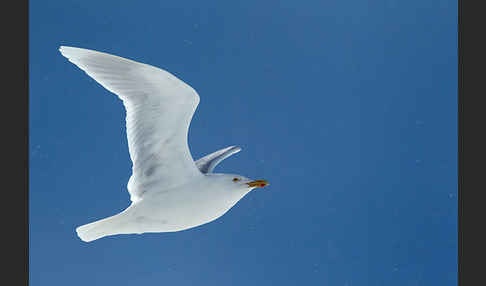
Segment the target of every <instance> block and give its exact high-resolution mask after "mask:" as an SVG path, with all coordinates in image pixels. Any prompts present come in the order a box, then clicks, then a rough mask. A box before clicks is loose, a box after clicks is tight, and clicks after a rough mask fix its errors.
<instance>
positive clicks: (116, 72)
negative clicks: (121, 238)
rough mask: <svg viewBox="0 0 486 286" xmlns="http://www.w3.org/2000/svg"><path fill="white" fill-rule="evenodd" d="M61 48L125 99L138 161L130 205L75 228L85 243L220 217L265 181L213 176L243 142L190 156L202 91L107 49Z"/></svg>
mask: <svg viewBox="0 0 486 286" xmlns="http://www.w3.org/2000/svg"><path fill="white" fill-rule="evenodd" d="M59 51H60V52H61V54H62V55H63V56H64V57H66V58H67V59H68V60H69V61H70V62H72V63H73V64H75V65H76V66H78V67H79V68H80V69H82V70H83V71H84V72H86V73H87V74H88V75H89V76H90V77H92V78H93V79H94V80H95V81H97V82H98V83H99V84H101V85H102V86H103V87H104V88H106V89H107V90H109V91H111V92H113V93H114V94H116V95H117V96H118V97H119V98H120V99H121V100H122V101H123V105H124V106H125V109H126V131H127V138H128V149H129V153H130V159H131V160H132V163H133V165H132V176H131V177H130V179H129V181H128V185H127V189H128V192H129V194H130V200H131V204H130V206H128V208H126V209H125V210H124V211H122V212H120V213H118V214H115V215H113V216H110V217H107V218H104V219H101V220H98V221H95V222H92V223H88V224H85V225H82V226H79V227H78V228H76V232H77V234H78V236H79V237H80V238H81V240H83V241H86V242H89V241H93V240H96V239H99V238H102V237H105V236H111V235H117V234H142V233H146V232H175V231H181V230H185V229H189V228H193V227H196V226H199V225H202V224H205V223H208V222H211V221H213V220H215V219H217V218H219V217H221V216H222V215H223V214H225V213H226V212H227V211H228V210H229V209H230V208H232V207H233V206H234V205H235V204H236V203H237V202H238V201H239V200H240V199H241V198H243V197H244V196H245V195H246V194H247V193H249V192H250V191H251V190H253V189H255V188H261V187H265V186H267V185H268V182H267V181H266V180H252V179H249V178H246V177H244V176H241V175H235V174H218V173H213V169H214V167H215V166H216V165H218V164H219V163H220V162H221V161H222V160H224V159H226V158H227V157H229V156H231V155H233V154H235V153H237V152H239V151H240V150H241V148H239V147H236V146H230V147H227V148H224V149H221V150H219V151H216V152H214V153H211V154H209V155H207V156H204V157H202V158H201V159H199V160H197V161H194V160H193V159H192V156H191V153H190V151H189V147H188V145H187V144H188V143H187V134H188V130H189V124H190V123H191V119H192V116H193V114H194V111H195V110H196V108H197V105H198V103H199V95H198V94H197V92H196V91H195V90H194V89H193V88H192V87H190V86H189V85H187V84H186V83H184V82H183V81H182V80H180V79H178V78H177V77H175V76H174V75H172V74H170V73H169V72H167V71H165V70H162V69H160V68H157V67H154V66H151V65H147V64H143V63H139V62H135V61H132V60H129V59H125V58H122V57H118V56H115V55H110V54H107V53H102V52H98V51H94V50H88V49H82V48H75V47H67V46H61V47H60V48H59Z"/></svg>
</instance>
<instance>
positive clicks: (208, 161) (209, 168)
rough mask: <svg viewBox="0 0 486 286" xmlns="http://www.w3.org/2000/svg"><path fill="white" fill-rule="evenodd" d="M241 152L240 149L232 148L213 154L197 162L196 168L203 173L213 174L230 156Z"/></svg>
mask: <svg viewBox="0 0 486 286" xmlns="http://www.w3.org/2000/svg"><path fill="white" fill-rule="evenodd" d="M240 151H241V148H240V147H237V146H230V147H226V148H224V149H221V150H218V151H216V152H213V153H211V154H209V155H206V156H204V157H202V158H201V159H199V160H197V161H196V166H197V167H198V168H199V171H201V172H202V173H204V174H206V173H212V172H213V169H214V167H216V165H218V164H219V163H220V162H221V161H223V160H224V159H226V158H228V157H229V156H231V155H233V154H235V153H238V152H240Z"/></svg>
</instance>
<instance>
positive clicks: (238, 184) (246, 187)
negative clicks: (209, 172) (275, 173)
mask: <svg viewBox="0 0 486 286" xmlns="http://www.w3.org/2000/svg"><path fill="white" fill-rule="evenodd" d="M213 175H216V176H217V177H219V178H218V181H219V180H222V181H223V182H224V184H225V185H227V186H228V188H230V189H240V190H243V191H251V190H253V189H255V188H263V187H265V186H268V185H269V183H268V181H266V180H252V179H249V178H246V177H243V176H241V175H234V174H213Z"/></svg>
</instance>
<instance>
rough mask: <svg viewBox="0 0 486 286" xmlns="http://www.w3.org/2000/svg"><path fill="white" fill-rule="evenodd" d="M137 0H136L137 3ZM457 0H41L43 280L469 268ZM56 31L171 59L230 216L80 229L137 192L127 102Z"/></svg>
mask: <svg viewBox="0 0 486 286" xmlns="http://www.w3.org/2000/svg"><path fill="white" fill-rule="evenodd" d="M141 3H143V4H141ZM456 23H457V2H456V1H438V0H436V1H370V2H366V1H355V0H354V1H334V0H333V1H300V2H299V1H254V0H249V1H141V2H139V1H70V0H64V1H49V0H46V1H31V2H30V23H29V25H30V65H29V68H30V117H29V120H30V244H29V245H30V284H31V285H34V286H35V285H83V286H84V285H342V286H354V285H456V284H457V272H456V265H457V257H456V254H457V27H456ZM60 45H70V46H77V47H83V48H90V49H95V50H100V51H105V52H109V53H113V54H116V55H119V56H123V57H127V58H130V59H134V60H137V61H141V62H144V63H148V64H151V65H155V66H158V67H161V68H163V69H166V70H168V71H169V72H171V73H173V74H174V75H176V76H177V77H179V78H181V79H182V80H184V81H185V82H186V83H188V84H190V85H191V86H192V87H194V88H195V89H196V91H197V92H198V93H199V95H200V98H201V102H200V104H199V107H198V109H197V110H196V113H195V115H194V117H193V121H192V123H191V127H190V134H189V145H190V149H191V152H192V155H193V157H194V159H198V158H200V157H202V156H204V155H206V154H208V153H211V152H213V151H216V150H218V149H220V148H223V147H226V146H230V145H238V146H241V147H242V148H243V150H242V152H240V153H238V154H237V155H235V156H233V157H231V158H229V159H227V160H225V161H224V162H223V163H221V164H220V165H218V167H217V168H216V170H215V171H216V172H228V173H239V174H241V175H244V176H247V177H251V178H255V179H256V178H265V179H267V180H269V181H270V183H271V186H269V187H267V188H265V189H263V190H261V191H254V192H252V193H250V194H248V195H247V196H246V197H245V198H243V199H242V200H241V201H240V202H239V203H238V204H237V205H236V206H235V207H234V208H232V209H231V210H230V211H229V212H228V213H226V214H225V215H224V216H223V217H221V218H220V219H218V220H216V221H214V222H211V223H209V224H206V225H204V226H201V227H197V228H194V229H191V230H187V231H183V232H177V233H159V234H144V235H123V236H112V237H107V238H103V239H100V240H97V241H94V242H92V243H84V242H82V241H81V240H79V238H78V237H77V236H76V233H75V230H74V229H75V228H76V227H77V226H79V225H82V224H85V223H88V222H91V221H93V220H97V219H100V218H104V217H106V216H109V215H112V214H115V213H117V212H119V211H121V210H123V209H124V208H126V207H127V206H128V204H129V195H128V192H127V191H126V184H127V182H128V178H129V176H130V172H131V162H130V159H129V155H128V147H127V140H126V135H125V125H124V124H125V111H124V109H123V106H122V103H121V101H120V100H118V99H117V97H116V96H115V95H113V94H111V93H110V92H108V91H107V90H105V89H104V88H102V87H101V86H100V85H99V84H97V83H96V82H95V81H94V80H92V79H91V78H90V77H88V76H87V75H86V74H84V72H82V71H81V70H79V69H78V68H77V67H76V66H74V65H72V64H71V63H69V62H68V61H67V60H66V59H65V58H63V57H62V56H61V55H60V53H59V52H58V47H59V46H60Z"/></svg>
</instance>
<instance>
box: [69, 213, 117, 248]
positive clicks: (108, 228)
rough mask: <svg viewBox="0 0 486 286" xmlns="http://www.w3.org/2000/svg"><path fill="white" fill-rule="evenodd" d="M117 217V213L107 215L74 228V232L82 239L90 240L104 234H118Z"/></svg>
mask: <svg viewBox="0 0 486 286" xmlns="http://www.w3.org/2000/svg"><path fill="white" fill-rule="evenodd" d="M119 225H120V222H119V218H118V217H117V215H114V216H111V217H107V218H104V219H101V220H98V221H95V222H92V223H88V224H85V225H82V226H79V227H77V228H76V233H77V234H78V236H79V238H81V240H82V241H85V242H90V241H93V240H96V239H99V238H102V237H105V236H109V235H115V234H119V233H120V232H119Z"/></svg>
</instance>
